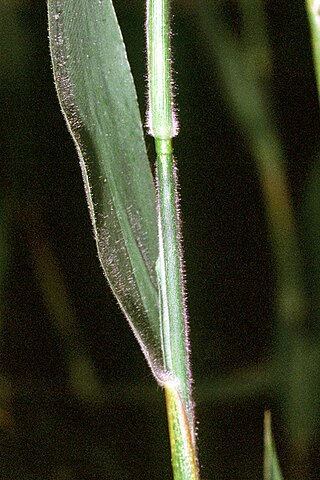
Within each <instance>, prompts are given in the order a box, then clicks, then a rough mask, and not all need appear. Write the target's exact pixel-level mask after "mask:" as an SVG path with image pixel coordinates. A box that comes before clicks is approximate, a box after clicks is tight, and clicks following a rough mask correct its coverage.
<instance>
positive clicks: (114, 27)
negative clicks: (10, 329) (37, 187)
mask: <svg viewBox="0 0 320 480" xmlns="http://www.w3.org/2000/svg"><path fill="white" fill-rule="evenodd" d="M48 15H49V37H50V48H51V56H52V63H53V71H54V78H55V83H56V88H57V91H58V97H59V101H60V105H61V108H62V110H63V113H64V116H65V119H66V121H67V124H68V127H69V130H70V133H71V135H72V137H73V139H74V141H75V144H76V147H77V151H78V154H79V158H80V165H81V169H82V175H83V179H84V184H85V190H86V195H87V201H88V206H89V210H90V215H91V220H92V224H93V230H94V235H95V239H96V242H97V247H98V253H99V258H100V261H101V264H102V266H103V269H104V273H105V275H106V276H107V278H108V280H109V283H110V285H111V288H112V290H113V292H114V294H115V296H116V297H117V300H118V302H119V304H120V306H121V308H122V310H123V312H124V313H125V315H126V317H127V319H128V321H129V323H130V325H131V327H132V329H133V331H134V333H135V335H136V337H137V339H138V341H139V343H140V346H141V348H142V350H143V352H144V354H145V356H146V358H147V360H148V362H149V365H150V366H151V368H152V370H153V373H154V374H155V376H156V378H157V379H158V380H161V376H162V375H163V373H164V367H163V360H162V353H161V342H160V331H159V328H160V327H159V312H158V292H157V277H156V271H155V264H156V260H157V258H158V235H157V213H156V199H155V188H154V182H153V178H152V174H151V169H150V165H149V162H148V159H147V155H146V149H145V143H144V138H143V131H142V125H141V119H140V114H139V108H138V103H137V98H136V92H135V88H134V84H133V79H132V75H131V72H130V67H129V64H128V60H127V56H126V51H125V47H124V43H123V40H122V36H121V32H120V28H119V25H118V22H117V19H116V15H115V12H114V9H113V6H112V2H111V1H110V0H104V1H102V0H90V1H87V0H77V1H74V0H48Z"/></svg>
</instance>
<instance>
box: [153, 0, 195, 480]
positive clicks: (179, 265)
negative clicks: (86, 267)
mask: <svg viewBox="0 0 320 480" xmlns="http://www.w3.org/2000/svg"><path fill="white" fill-rule="evenodd" d="M146 30H147V51H148V84H149V85H148V86H149V112H148V126H149V131H150V134H151V135H152V136H153V137H154V138H155V148H156V154H157V187H158V188H157V192H158V234H159V259H158V264H157V271H158V282H159V295H160V306H161V308H160V312H161V313H160V316H161V318H160V322H161V342H162V354H163V359H164V365H165V369H166V372H167V378H165V379H164V382H163V384H164V388H165V393H166V402H167V412H168V423H169V432H170V442H171V452H172V467H173V472H174V478H175V480H195V479H197V478H198V469H197V460H196V454H195V451H196V449H195V429H194V416H193V404H192V400H191V374H190V369H189V356H188V339H187V315H186V308H185V301H184V282H183V261H182V249H181V235H180V231H179V209H178V195H177V175H176V168H175V163H174V158H173V150H172V141H171V139H172V137H174V136H175V135H176V134H177V122H176V118H175V114H174V108H173V99H172V97H173V95H172V81H171V65H170V12H169V1H168V0H147V22H146Z"/></svg>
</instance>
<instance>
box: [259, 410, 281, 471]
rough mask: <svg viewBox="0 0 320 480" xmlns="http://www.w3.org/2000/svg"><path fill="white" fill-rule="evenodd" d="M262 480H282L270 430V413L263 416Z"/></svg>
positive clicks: (267, 412)
mask: <svg viewBox="0 0 320 480" xmlns="http://www.w3.org/2000/svg"><path fill="white" fill-rule="evenodd" d="M263 478H264V480H283V477H282V474H281V470H280V466H279V462H278V457H277V452H276V447H275V444H274V440H273V435H272V429H271V413H270V412H269V411H266V412H265V414H264V475H263Z"/></svg>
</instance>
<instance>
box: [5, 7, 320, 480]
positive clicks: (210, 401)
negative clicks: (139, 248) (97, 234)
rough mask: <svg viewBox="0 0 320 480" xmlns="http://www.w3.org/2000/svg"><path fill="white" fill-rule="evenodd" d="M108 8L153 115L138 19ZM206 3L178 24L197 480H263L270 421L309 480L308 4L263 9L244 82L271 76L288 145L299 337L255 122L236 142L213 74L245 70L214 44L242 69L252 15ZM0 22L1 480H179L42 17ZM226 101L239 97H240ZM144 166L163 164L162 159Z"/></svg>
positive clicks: (319, 465) (314, 149) (311, 97)
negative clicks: (229, 49)
mask: <svg viewBox="0 0 320 480" xmlns="http://www.w3.org/2000/svg"><path fill="white" fill-rule="evenodd" d="M114 3H115V8H116V11H117V13H118V16H119V22H120V25H121V27H122V30H123V35H124V39H125V42H126V45H127V49H128V56H129V61H130V63H131V66H132V69H133V74H134V78H135V82H136V87H137V90H138V95H139V98H140V105H141V113H142V116H143V115H144V111H143V109H144V107H143V105H144V101H145V93H144V91H145V46H144V27H143V24H144V2H143V1H142V0H141V1H137V0H136V1H130V2H129V1H125V0H117V1H115V2H114ZM215 4H216V8H215V9H213V2H209V1H204V0H202V1H199V2H187V1H182V0H181V1H178V0H177V1H176V2H173V6H172V7H173V13H174V32H176V33H175V35H174V36H173V50H174V57H175V64H174V69H175V70H176V71H177V73H176V74H175V78H176V83H177V85H178V90H177V103H178V105H179V110H180V124H181V131H180V134H179V136H178V137H177V139H176V140H175V151H176V156H177V158H178V162H179V172H180V183H181V193H182V198H181V206H182V217H183V229H184V247H185V257H186V270H187V284H188V297H189V312H190V324H191V344H192V364H193V372H194V377H195V396H196V404H197V418H198V420H199V422H200V427H199V431H200V433H199V450H200V463H201V465H203V467H202V476H203V478H215V479H218V480H225V479H229V478H230V479H231V478H232V480H237V479H239V480H240V479H243V478H245V479H248V480H251V479H252V480H254V479H261V478H262V472H263V461H262V458H263V455H262V448H263V444H262V437H263V435H262V428H263V412H264V410H265V408H268V409H271V410H272V414H273V430H274V435H275V441H276V445H277V448H278V453H279V458H280V464H281V467H282V468H283V474H284V478H290V479H297V480H300V479H305V480H309V479H310V480H313V479H317V478H318V472H319V469H320V462H319V456H318V450H319V449H318V444H319V439H320V435H319V428H318V420H319V401H318V398H319V393H320V392H319V389H320V385H319V375H318V368H317V365H318V364H319V335H318V332H319V268H320V267H319V262H320V260H319V241H318V236H319V228H318V223H319V220H318V218H319V214H320V204H319V202H320V198H319V188H318V184H319V165H318V164H319V160H318V159H319V141H318V131H319V118H318V96H317V92H316V86H315V80H314V72H313V66H312V55H311V47H310V37H309V30H308V23H307V17H306V13H305V11H304V5H303V2H300V1H298V0H294V1H291V2H290V11H289V9H288V5H287V3H286V2H283V3H279V2H277V1H276V0H270V1H269V2H265V3H264V13H265V18H266V22H265V23H266V34H267V35H266V37H263V40H261V41H263V42H264V41H265V38H268V48H269V50H268V56H269V57H268V61H267V62H265V58H266V57H265V56H264V55H262V56H261V55H260V54H259V51H257V52H256V55H257V56H254V61H253V65H259V64H260V63H259V58H261V62H262V66H263V68H264V69H266V70H262V73H261V71H259V72H260V73H259V72H257V71H256V70H254V71H253V72H252V78H255V79H257V78H261V77H259V75H262V77H263V78H264V81H262V82H258V88H259V89H264V90H263V91H264V92H265V95H266V97H265V98H266V105H267V108H268V109H269V108H270V112H271V113H272V114H271V115H270V118H271V119H272V124H273V127H272V128H273V129H274V131H275V135H276V136H277V142H279V145H280V146H281V152H282V153H281V155H282V159H283V165H282V168H283V169H285V178H286V185H287V188H288V195H289V198H290V205H291V208H292V211H293V222H294V225H295V235H296V239H297V240H298V252H299V256H300V260H299V262H301V263H300V265H301V279H300V281H301V282H302V283H303V292H302V293H303V297H304V304H303V311H302V310H301V311H300V314H301V316H300V317H299V318H300V320H299V322H298V323H294V324H293V325H292V324H290V321H289V324H287V323H286V321H287V320H286V321H281V322H282V323H281V322H280V320H279V310H278V303H277V298H278V295H279V291H278V290H277V289H278V285H279V284H278V277H277V269H276V268H275V264H276V262H275V256H274V241H273V240H274V239H273V237H272V233H271V232H270V229H269V226H268V225H269V223H268V222H269V218H268V216H267V215H266V209H265V197H264V196H263V190H262V188H261V183H260V181H261V172H260V171H259V166H258V163H257V158H256V150H255V149H253V148H252V139H250V135H251V134H252V133H256V132H259V135H262V136H263V129H262V128H261V123H260V121H259V116H258V117H257V118H256V119H255V121H254V122H253V127H252V126H250V128H243V126H242V125H243V124H242V123H241V118H240V117H239V110H237V109H235V102H234V100H233V99H232V95H231V94H230V91H228V89H227V88H226V81H225V77H224V73H223V68H222V67H223V63H225V67H226V70H228V68H231V67H235V66H237V68H238V69H239V68H240V67H239V57H238V58H237V57H236V61H237V62H238V63H237V65H236V63H233V64H232V63H230V62H232V60H231V59H230V57H229V56H228V55H225V56H224V57H223V58H222V62H221V59H219V57H218V53H219V45H220V44H219V43H218V42H219V36H217V35H216V36H214V33H215V32H217V31H219V29H218V25H220V27H219V28H222V29H223V30H222V32H224V34H227V32H229V34H230V36H231V38H232V42H233V43H232V45H236V47H237V48H238V50H237V52H241V48H242V45H244V44H245V42H247V44H248V45H249V44H250V41H249V39H250V35H249V37H246V36H245V35H244V32H249V33H250V32H251V29H250V25H252V23H250V22H248V23H246V24H244V23H243V21H242V20H243V15H242V14H241V12H243V10H241V8H245V7H246V6H247V7H248V5H249V7H250V3H248V2H245V1H244V0H243V1H242V2H240V1H239V2H237V1H230V0H225V1H223V0H221V1H219V2H215ZM240 7H241V8H240ZM274 12H276V14H275V13H274ZM253 13H255V12H253ZM251 14H252V13H251ZM0 22H1V28H0V32H1V33H0V48H1V52H0V53H1V66H0V84H1V90H0V96H1V105H2V109H1V110H2V115H1V122H2V124H1V130H0V131H1V143H0V174H1V176H0V182H1V190H0V192H1V193H0V201H1V205H0V214H1V220H0V225H1V233H0V258H1V265H0V299H1V306H0V315H1V319H0V325H1V382H0V427H1V429H0V442H1V448H0V451H1V454H0V479H4V480H11V479H12V480H13V479H14V480H19V479H23V480H26V479H36V480H38V479H39V480H40V479H44V480H45V479H49V478H50V479H57V480H58V479H80V480H82V479H83V480H92V479H106V478H108V479H113V478H114V479H116V478H122V479H126V478H135V477H138V478H140V479H144V478H148V479H150V478H154V479H158V478H159V479H160V478H166V477H167V478H169V477H170V459H169V458H167V451H168V434H167V429H166V418H165V411H164V406H163V403H164V402H163V398H162V392H160V391H159V390H157V388H156V386H155V385H154V383H153V380H152V378H151V375H150V373H149V372H148V368H147V366H146V365H145V363H144V360H143V357H142V355H141V353H140V351H139V347H138V345H136V342H135V339H134V338H133V336H132V334H131V332H130V331H129V328H128V327H127V325H126V322H125V320H124V318H123V317H122V314H121V313H120V312H119V309H118V307H117V305H116V303H115V300H114V299H113V297H112V295H111V292H110V291H109V290H108V287H107V285H106V282H105V279H104V278H103V275H102V272H101V269H100V267H99V262H98V259H97V255H96V250H95V244H94V240H93V236H92V232H91V226H90V221H89V217H88V212H87V207H86V202H85V197H84V193H83V186H82V179H81V174H80V169H79V167H78V160H77V158H76V153H75V150H74V147H73V144H72V141H71V139H70V138H69V135H68V132H67V130H66V128H65V124H64V121H63V118H62V116H61V113H60V111H59V107H58V102H57V99H56V95H55V91H54V87H53V79H52V72H51V68H50V58H49V49H48V40H47V19H46V6H45V2H39V1H37V0H23V1H22V0H15V1H13V0H11V1H9V0H0ZM217 22H220V23H219V24H218V23H217ZM221 25H222V27H221ZM245 25H247V27H246V28H245ZM248 25H249V27H248ZM254 25H255V23H254ZM227 29H228V30H227ZM256 33H257V32H256ZM258 33H259V32H258ZM260 33H261V32H260ZM261 38H262V37H261ZM220 39H222V33H221V35H220ZM253 46H255V43H254V45H253ZM253 50H254V49H253ZM262 53H263V52H262ZM246 58H247V57H246ZM234 62H235V61H234ZM242 64H243V66H244V67H245V66H247V67H249V66H250V62H249V60H246V59H243V60H241V62H240V66H241V65H242ZM260 65H261V64H260ZM227 67H228V68H227ZM249 70H250V69H249ZM237 71H238V72H239V70H237ZM257 73H259V74H257ZM237 75H239V73H237ZM246 78H247V79H248V78H249V79H250V75H249V76H247V77H246ZM246 81H247V80H246ZM248 85H249V86H248ZM248 85H247V84H245V87H246V88H248V94H247V95H246V99H247V100H246V101H247V105H248V106H250V109H251V110H250V109H249V110H250V112H251V111H253V112H254V114H256V107H257V103H256V102H254V101H253V99H254V98H255V97H254V96H253V94H252V91H251V90H250V83H249V84H248ZM233 86H234V87H235V93H234V94H235V96H237V95H238V96H239V98H240V96H241V94H242V93H243V92H244V90H243V88H244V87H243V83H241V82H240V81H239V84H234V83H233ZM237 89H238V92H237ZM259 91H260V90H259ZM268 118H269V117H268ZM255 126H256V127H257V128H256V132H253V131H252V128H253V130H254V127H255ZM268 138H269V137H268ZM148 141H149V140H148V139H147V142H148ZM267 143H268V142H267ZM267 146H269V148H270V149H271V150H272V147H273V143H272V142H271V141H269V143H268V145H267ZM149 154H150V159H151V161H153V158H154V154H153V148H152V146H151V142H150V147H149ZM278 250H279V249H278ZM289 262H290V258H289ZM50 285H51V287H50ZM300 294H301V291H300V292H299V295H300ZM292 300H293V305H295V304H296V298H295V297H294V298H293V299H292ZM289 320H290V319H289ZM279 325H282V327H281V328H279Z"/></svg>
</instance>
